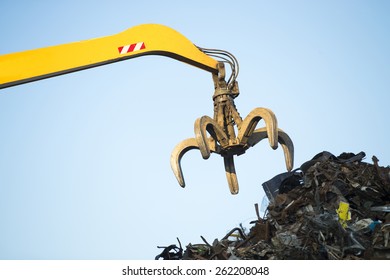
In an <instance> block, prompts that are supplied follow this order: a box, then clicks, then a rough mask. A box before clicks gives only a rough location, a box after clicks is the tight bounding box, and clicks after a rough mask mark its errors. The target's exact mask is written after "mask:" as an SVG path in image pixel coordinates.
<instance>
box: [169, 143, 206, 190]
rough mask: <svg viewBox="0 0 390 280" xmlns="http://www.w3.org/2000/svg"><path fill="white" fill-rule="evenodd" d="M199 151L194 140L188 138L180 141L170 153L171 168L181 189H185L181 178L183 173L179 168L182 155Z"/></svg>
mask: <svg viewBox="0 0 390 280" xmlns="http://www.w3.org/2000/svg"><path fill="white" fill-rule="evenodd" d="M193 149H199V146H198V144H197V143H196V140H195V138H188V139H185V140H183V141H181V142H180V143H179V144H177V145H176V147H175V148H174V149H173V151H172V153H171V168H172V171H173V173H174V174H175V177H176V179H177V181H178V182H179V185H180V186H181V187H183V188H184V187H185V185H186V184H185V181H184V176H183V171H182V168H181V158H182V157H183V155H184V154H185V153H186V152H188V151H189V150H193Z"/></svg>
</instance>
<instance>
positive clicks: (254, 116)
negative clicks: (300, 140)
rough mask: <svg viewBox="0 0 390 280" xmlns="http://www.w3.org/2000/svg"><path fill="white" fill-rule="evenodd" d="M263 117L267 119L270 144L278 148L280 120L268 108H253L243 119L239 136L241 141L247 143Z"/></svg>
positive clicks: (266, 124)
mask: <svg viewBox="0 0 390 280" xmlns="http://www.w3.org/2000/svg"><path fill="white" fill-rule="evenodd" d="M261 119H264V121H265V127H266V130H267V135H268V140H269V144H270V146H271V147H272V149H276V148H277V147H278V122H277V119H276V116H275V114H274V113H273V112H272V111H271V110H269V109H267V108H255V109H253V110H252V111H251V112H250V113H249V114H248V116H246V118H245V119H244V120H243V121H242V123H241V125H240V127H239V133H238V137H237V138H238V139H239V141H240V143H242V144H245V143H246V142H247V141H248V138H249V137H250V136H251V135H252V133H253V131H254V130H255V128H256V125H257V123H258V122H259V121H260V120H261Z"/></svg>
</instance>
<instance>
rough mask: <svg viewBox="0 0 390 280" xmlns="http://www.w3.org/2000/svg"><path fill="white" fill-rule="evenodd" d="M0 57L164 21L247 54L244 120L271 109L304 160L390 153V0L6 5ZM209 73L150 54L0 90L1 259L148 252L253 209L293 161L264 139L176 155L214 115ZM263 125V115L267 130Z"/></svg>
mask: <svg viewBox="0 0 390 280" xmlns="http://www.w3.org/2000/svg"><path fill="white" fill-rule="evenodd" d="M0 10H1V12H2V16H1V17H0V26H2V28H1V29H0V34H1V42H2V43H1V44H0V54H6V53H11V52H16V51H22V50H28V49H34V48H39V47H45V46H51V45H57V44H63V43H68V42H74V41H79V40H85V39H91V38H96V37H102V36H106V35H111V34H115V33H119V32H121V31H123V30H125V29H127V28H130V27H132V26H135V25H139V24H144V23H159V24H164V25H167V26H169V27H171V28H173V29H175V30H177V31H179V32H180V33H182V34H183V35H184V36H186V37H187V38H188V39H189V40H191V41H192V42H193V43H195V44H196V45H199V46H202V47H207V48H219V49H225V50H227V51H229V52H231V53H233V54H234V55H235V56H236V57H237V59H238V61H239V63H240V74H239V76H238V81H239V85H240V92H241V93H240V96H239V97H238V98H237V99H236V105H237V108H238V110H239V112H240V114H241V116H243V117H245V116H246V115H247V114H248V113H249V112H250V111H251V110H252V109H253V108H255V107H267V108H270V109H272V110H273V112H274V113H275V114H276V116H277V118H278V123H279V127H280V128H282V129H283V130H284V131H286V132H287V133H288V134H289V136H290V137H291V138H292V140H293V142H294V145H295V167H299V165H300V164H302V163H303V162H304V161H306V160H308V159H310V158H312V157H313V156H314V155H315V154H317V153H319V152H321V151H324V150H327V151H330V152H332V153H334V154H336V155H338V154H340V153H342V152H354V153H358V152H360V151H364V152H365V153H366V155H367V156H366V161H367V162H371V157H372V156H373V155H375V156H377V157H378V158H379V160H380V162H379V164H380V165H384V166H387V165H389V164H390V153H389V151H388V146H387V145H388V142H389V141H388V139H390V133H389V129H388V121H387V119H388V114H389V112H388V110H389V104H390V97H389V88H390V79H389V78H390V76H389V74H390V66H389V65H390V55H389V49H390V38H389V35H390V34H389V30H390V22H389V21H390V20H389V17H388V15H389V12H390V4H389V2H388V1H245V0H244V1H240V2H239V3H237V2H233V1H203V0H200V1H196V2H188V1H187V2H186V1H147V2H142V1H138V2H136V3H135V2H134V1H121V0H119V1H80V0H78V1H73V0H70V1H62V2H53V1H17V0H16V1H8V0H3V1H1V2H0ZM0 71H6V69H0ZM212 94H213V83H212V79H211V75H210V74H209V73H208V72H205V71H203V70H200V69H198V68H195V67H192V66H189V65H186V64H183V63H181V62H178V61H175V60H172V59H170V58H167V57H158V56H146V57H140V58H137V59H133V60H128V61H125V62H121V63H116V64H111V65H107V66H103V67H98V68H94V69H90V70H86V71H82V72H78V73H73V74H69V75H65V76H60V77H56V78H52V79H47V80H43V81H39V82H35V83H30V84H25V85H21V86H17V87H12V88H8V89H3V90H1V91H0V131H1V135H2V136H1V138H0V192H1V193H0V223H1V228H2V230H1V231H0V259H154V257H155V256H156V255H157V254H159V253H160V251H161V250H160V249H157V248H156V246H158V245H170V244H172V243H175V242H176V237H179V238H180V240H181V242H182V244H183V245H187V244H188V243H199V242H202V241H201V239H200V236H201V235H202V236H204V237H205V238H206V239H207V240H208V241H209V242H212V241H213V240H214V238H221V237H223V236H224V235H225V234H226V233H227V232H228V231H229V230H230V229H232V228H234V227H236V226H238V225H239V224H240V223H242V224H243V225H244V226H246V227H249V224H248V223H249V222H250V221H251V220H254V219H255V218H256V216H255V210H254V204H255V203H259V204H261V202H262V199H263V195H264V193H263V191H262V187H261V184H262V183H263V182H264V181H267V180H268V179H270V178H272V177H273V176H274V175H277V174H279V173H281V172H284V171H285V166H284V158H283V152H282V150H281V148H279V149H277V150H272V149H271V148H270V147H269V145H268V143H267V142H266V141H264V142H261V143H259V144H258V145H257V146H255V147H253V148H251V149H249V150H248V151H247V152H246V154H244V155H241V156H239V157H236V158H235V161H236V170H237V175H238V180H239V184H240V193H239V194H238V195H236V196H232V195H231V194H230V192H229V190H228V186H227V182H226V178H225V174H224V168H223V159H222V158H221V157H220V156H218V155H215V154H213V155H212V156H211V157H210V159H208V160H206V161H205V160H203V159H202V157H201V155H200V153H199V152H198V151H190V152H188V153H187V154H186V155H185V157H184V158H183V161H182V166H183V171H184V176H185V179H186V183H187V187H186V188H185V189H182V188H180V187H179V185H178V184H177V182H176V179H175V177H174V175H173V173H172V171H171V168H170V165H169V158H170V153H171V151H172V149H173V148H174V146H175V145H176V144H177V143H179V142H180V141H182V140H183V139H186V138H189V137H193V136H194V132H193V124H194V121H195V119H196V118H198V117H200V116H203V115H209V116H212V115H213V107H212V98H211V97H212ZM262 125H263V124H262V123H261V124H259V127H260V126H262Z"/></svg>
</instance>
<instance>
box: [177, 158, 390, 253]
mask: <svg viewBox="0 0 390 280" xmlns="http://www.w3.org/2000/svg"><path fill="white" fill-rule="evenodd" d="M364 158H365V153H364V152H360V153H357V154H354V153H342V154H340V155H339V156H334V155H333V154H331V153H329V152H326V151H324V152H321V153H319V154H317V155H315V156H314V157H313V158H312V159H311V160H309V161H307V162H305V163H304V164H302V165H301V167H300V168H298V169H296V170H294V171H292V172H287V173H282V174H279V175H277V176H275V177H274V178H272V179H271V180H269V181H267V182H265V183H263V188H264V191H265V193H266V195H267V197H268V199H269V201H270V203H269V205H268V208H267V212H266V214H265V216H264V217H263V218H260V216H259V214H258V207H256V211H257V212H256V214H257V217H258V220H256V221H253V224H254V225H253V226H252V228H251V229H250V230H249V232H248V233H245V232H244V231H243V230H242V229H240V228H234V229H232V230H231V231H230V232H229V233H228V234H227V235H226V236H225V237H223V238H222V239H221V240H218V239H215V240H214V242H213V243H212V244H210V243H208V242H207V241H206V240H203V241H204V242H205V244H196V245H192V244H189V245H187V247H186V249H185V251H184V253H183V259H223V260H225V259H243V260H245V259H277V260H284V259H300V260H304V259H310V260H316V259H334V260H343V259H350V260H354V259H390V242H389V235H390V167H389V166H387V167H382V166H379V164H378V161H379V160H378V159H377V158H376V157H375V156H373V157H372V161H373V163H372V164H371V163H367V162H363V160H364ZM341 202H342V203H347V204H348V206H349V209H348V210H349V215H350V219H345V220H343V219H341V218H340V217H341V216H339V213H338V209H339V207H340V205H341V204H340V203H341ZM234 232H238V234H234V236H233V233H234Z"/></svg>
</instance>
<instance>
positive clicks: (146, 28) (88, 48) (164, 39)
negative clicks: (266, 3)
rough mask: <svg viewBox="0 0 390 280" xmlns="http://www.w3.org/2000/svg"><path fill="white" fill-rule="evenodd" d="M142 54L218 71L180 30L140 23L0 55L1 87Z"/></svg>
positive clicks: (215, 65)
mask: <svg viewBox="0 0 390 280" xmlns="http://www.w3.org/2000/svg"><path fill="white" fill-rule="evenodd" d="M142 55H163V56H168V57H171V58H174V59H177V60H180V61H183V62H186V63H189V64H191V65H193V66H196V67H199V68H201V69H203V70H206V71H209V72H211V73H217V72H218V70H217V63H218V62H217V61H216V60H215V59H213V58H212V57H210V56H208V55H206V54H205V53H204V52H202V51H200V50H199V49H198V48H197V47H196V46H195V45H194V44H193V43H192V42H191V41H189V40H188V39H187V38H186V37H184V36H183V35H181V34H180V33H179V32H177V31H175V30H173V29H171V28H169V27H166V26H164V25H159V24H143V25H139V26H135V27H133V28H130V29H127V30H126V31H123V32H121V33H118V34H115V35H111V36H107V37H101V38H96V39H91V40H84V41H80V42H74V43H68V44H63V45H58V46H52V47H46V48H40V49H35V50H28V51H22V52H17V53H11V54H6V55H0V89H1V88H6V87H10V86H15V85H20V84H24V83H28V82H33V81H37V80H40V79H45V78H50V77H54V76H58V75H62V74H67V73H71V72H74V71H79V70H84V69H88V68H91V67H96V66H101V65H104V64H108V63H113V62H118V61H122V60H126V59H130V58H134V57H138V56H142Z"/></svg>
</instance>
